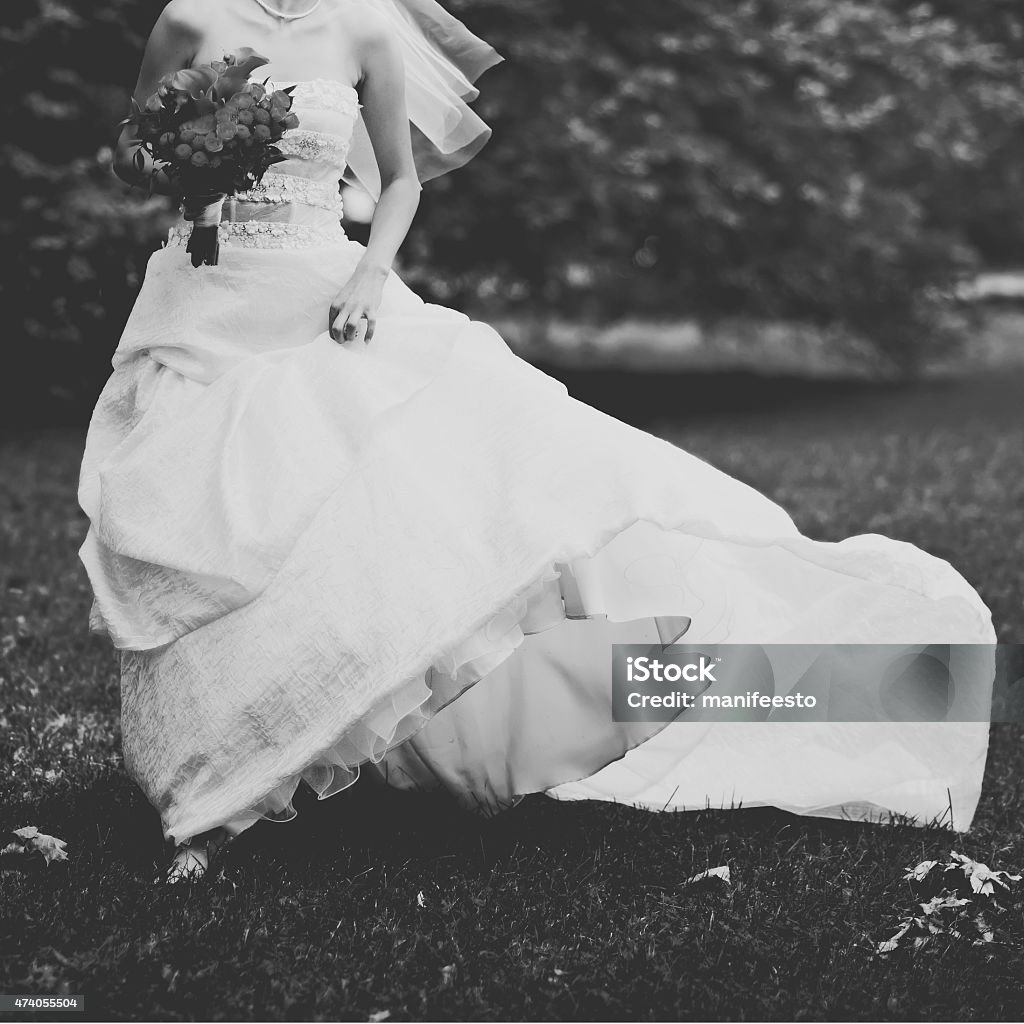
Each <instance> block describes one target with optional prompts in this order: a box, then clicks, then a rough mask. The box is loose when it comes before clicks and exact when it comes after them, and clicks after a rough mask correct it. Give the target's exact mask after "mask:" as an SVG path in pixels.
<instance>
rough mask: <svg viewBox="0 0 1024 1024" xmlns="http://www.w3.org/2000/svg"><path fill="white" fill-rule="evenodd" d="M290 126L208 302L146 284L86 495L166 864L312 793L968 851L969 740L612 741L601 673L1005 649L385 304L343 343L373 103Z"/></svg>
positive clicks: (451, 315) (981, 742)
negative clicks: (351, 178)
mask: <svg viewBox="0 0 1024 1024" xmlns="http://www.w3.org/2000/svg"><path fill="white" fill-rule="evenodd" d="M278 84H279V85H280V84H283V83H278ZM295 102H296V109H297V111H298V112H299V114H300V117H301V121H302V127H301V128H300V129H298V130H296V131H294V132H292V133H290V134H289V138H288V140H287V143H286V151H287V152H289V153H290V154H291V155H292V157H293V159H291V160H289V161H287V162H286V163H284V164H282V165H279V166H278V168H277V169H276V171H277V173H273V174H268V175H267V177H266V179H265V182H264V185H263V186H262V188H261V189H259V190H257V191H256V192H254V193H251V194H248V195H247V196H246V197H242V198H240V199H238V200H236V201H235V202H233V203H232V202H229V203H228V204H227V206H226V208H225V209H226V216H228V217H229V218H230V222H229V223H225V224H224V225H223V226H222V229H221V238H222V252H221V262H220V264H219V265H218V266H216V267H205V266H204V267H200V268H198V269H193V267H192V266H191V264H190V262H189V258H188V256H187V255H186V252H185V248H184V244H185V239H186V234H187V226H186V225H185V224H184V222H182V223H180V224H179V225H178V226H177V227H175V228H174V229H172V232H171V237H170V239H169V244H168V245H167V246H166V247H164V248H162V249H161V250H159V251H158V252H156V253H155V254H154V255H153V257H152V258H151V260H150V263H149V267H148V270H147V274H146V279H145V283H144V286H143V288H142V292H141V294H140V296H139V299H138V302H137V304H136V306H135V308H134V310H133V312H132V315H131V318H130V320H129V321H128V324H127V327H126V329H125V332H124V335H123V337H122V338H121V342H120V345H119V346H118V348H117V351H116V353H115V355H114V359H113V366H114V372H113V374H112V376H111V377H110V380H109V382H108V383H107V385H106V387H105V389H104V390H103V393H102V395H101V397H100V399H99V402H98V404H97V407H96V410H95V413H94V415H93V418H92V422H91V425H90V429H89V434H88V440H87V444H86V450H85V454H84V459H83V464H82V472H81V485H80V492H79V500H80V502H81V505H82V507H83V508H84V510H85V511H86V513H87V514H88V516H89V518H90V521H91V527H90V530H89V533H88V536H87V538H86V540H85V543H84V545H83V547H82V549H81V557H82V560H83V562H84V564H85V566H86V568H87V571H88V574H89V578H90V581H91V583H92V586H93V590H94V595H95V600H94V603H93V609H92V615H91V626H92V628H93V629H95V630H97V631H102V632H105V633H107V634H108V635H109V636H110V637H111V638H112V640H113V642H114V644H115V645H116V646H117V647H118V648H120V650H121V669H122V703H123V713H122V729H123V738H124V757H125V765H126V769H127V771H128V772H129V773H130V775H131V776H132V778H134V779H135V780H136V781H137V782H138V784H139V785H140V786H141V788H142V790H143V791H144V792H145V794H146V796H147V797H148V798H149V799H150V801H151V802H152V803H153V804H154V806H155V807H156V808H157V809H158V810H159V812H160V815H161V818H162V823H163V828H164V832H165V835H166V836H168V837H173V838H174V839H175V840H177V841H183V840H185V839H187V838H189V837H190V836H192V835H195V834H197V833H199V832H202V831H204V830H206V829H208V828H212V827H214V826H216V825H226V826H227V827H228V828H229V830H231V831H233V832H235V833H237V832H239V831H241V830H242V829H244V828H246V827H247V826H249V825H251V824H253V823H254V822H255V821H258V820H259V819H260V818H274V819H277V820H282V819H287V818H289V817H291V816H293V815H294V810H293V808H292V804H291V800H292V795H293V793H294V791H295V789H296V787H297V785H298V784H299V782H300V781H302V780H305V781H306V782H307V783H308V784H309V785H310V786H311V787H313V789H315V790H316V791H317V792H318V793H319V794H321V796H324V797H326V796H329V795H331V794H333V793H336V792H338V791H339V790H342V789H344V788H345V787H346V786H348V785H350V784H351V783H352V782H353V781H354V780H355V778H356V777H357V775H358V772H359V770H360V766H363V767H367V766H369V767H370V769H371V770H372V771H373V773H374V775H375V776H376V777H377V778H379V779H383V780H385V781H386V782H388V783H389V784H391V785H394V786H399V787H405V788H435V787H443V788H445V789H447V790H448V791H450V792H451V793H453V794H454V795H455V796H456V797H457V798H458V799H459V800H461V801H462V802H463V803H464V804H465V805H466V806H469V807H475V808H478V809H480V810H481V811H483V812H484V813H492V812H494V811H497V810H500V809H501V808H503V807H507V806H509V805H511V804H512V803H514V802H515V801H516V799H517V798H519V797H521V796H522V795H523V794H526V793H532V792H545V791H546V792H549V793H551V794H552V795H553V796H555V797H559V798H566V799H576V798H588V799H600V800H615V801H622V802H625V803H630V804H637V805H639V806H644V807H649V808H652V809H684V808H698V807H701V808H702V807H704V806H706V805H708V804H710V805H711V806H725V807H729V806H734V805H737V804H743V805H746V806H750V805H756V804H769V805H775V806H778V807H782V808H786V809H788V810H790V811H795V812H798V813H808V814H821V815H832V816H842V815H849V816H853V817H858V818H871V817H877V816H880V815H882V814H885V813H886V812H896V813H900V814H907V815H912V816H914V817H915V818H917V819H918V820H920V821H927V820H931V819H936V818H941V817H943V816H945V815H947V814H948V812H949V811H950V810H952V813H953V821H954V824H955V827H957V828H966V827H967V826H968V825H969V823H970V821H971V817H972V815H973V813H974V810H975V807H976V804H977V801H978V797H979V792H980V782H981V776H982V771H983V768H984V762H985V754H986V749H987V736H988V729H987V723H985V722H983V721H982V722H967V723H959V724H954V723H949V722H918V723H915V722H910V721H908V722H899V723H886V724H878V723H875V724H871V723H852V724H850V723H847V724H843V723H838V722H819V723H815V724H809V723H799V722H775V721H770V720H768V721H756V722H744V723H730V724H723V723H719V724H714V723H709V722H696V721H687V720H680V721H678V722H675V723H672V724H669V725H664V724H657V723H618V722H615V721H613V719H612V711H611V697H610V683H609V678H610V671H611V650H610V645H611V644H612V643H625V642H637V643H654V644H658V643H661V644H667V643H672V642H673V641H675V640H676V639H677V638H679V637H680V636H681V635H684V634H685V638H686V641H687V642H691V643H698V644H701V643H703V644H711V643H724V642H736V643H757V644H800V643H807V644H822V645H828V644H866V643H870V644H885V643H894V644H904V643H906V644H927V643H944V644H948V643H960V644H991V643H993V642H994V640H995V636H994V633H993V629H992V624H991V618H990V615H989V611H988V609H987V608H986V607H985V605H984V604H983V603H982V601H981V599H980V598H979V597H978V595H977V594H976V593H975V591H974V590H973V589H972V588H971V586H969V585H968V583H967V582H966V581H965V580H964V579H963V578H962V577H961V576H960V575H959V574H958V573H957V572H956V571H955V570H954V569H953V568H952V567H951V566H950V565H949V564H947V563H946V562H944V561H941V560H939V559H937V558H934V557H932V556H930V555H928V554H926V553H925V552H923V551H921V550H919V549H917V548H915V547H912V546H911V545H909V544H906V543H902V542H899V541H896V540H890V539H887V538H885V537H881V536H877V535H868V536H860V537H854V538H851V539H849V540H846V541H843V542H842V543H839V544H834V543H822V542H817V541H812V540H810V539H807V538H805V537H803V536H801V534H800V533H799V532H798V530H797V529H796V527H795V526H794V524H793V522H792V520H791V519H790V517H789V516H788V515H787V514H786V512H785V511H783V510H782V509H781V508H779V507H778V506H777V505H775V504H774V503H773V502H771V501H770V500H768V499H767V498H766V497H764V496H762V495H761V494H759V493H757V492H756V491H755V490H753V489H751V488H750V487H748V486H746V485H745V484H743V483H741V482H739V481H737V480H735V479H733V478H731V477H730V476H728V475H727V474H725V473H722V472H720V471H718V470H716V469H714V468H713V467H711V466H709V465H708V464H706V463H704V462H702V461H701V460H699V459H697V458H695V457H693V456H691V455H688V454H687V453H686V452H684V451H681V450H679V449H678V448H676V447H674V446H673V445H671V444H669V443H667V442H666V441H663V440H660V439H659V438H657V437H653V436H651V435H649V434H646V433H644V432H642V431H640V430H637V429H635V428H633V427H631V426H629V425H627V424H624V423H622V422H620V421H618V420H616V419H614V418H612V417H610V416H607V415H605V414H603V413H601V412H599V411H597V410H595V409H592V408H590V407H588V406H586V405H583V404H581V403H580V402H578V401H575V400H574V399H572V398H570V397H569V396H568V394H567V393H566V390H565V388H564V387H563V386H562V385H561V384H560V383H559V382H557V381H555V380H553V379H552V378H550V377H548V376H546V375H545V374H543V373H541V372H540V371H538V370H537V369H535V368H533V367H532V366H530V365H529V364H528V363H526V362H524V361H523V360H521V359H519V358H518V357H516V356H515V355H514V354H513V353H512V352H511V351H510V350H509V348H508V347H507V346H506V344H505V343H504V341H503V340H502V339H501V338H500V337H499V336H498V335H497V334H496V333H495V331H494V330H493V329H491V328H490V327H489V326H487V325H486V324H484V323H481V322H477V321H473V320H470V319H469V318H467V317H466V316H464V315H463V314H461V313H459V312H456V311H454V310H451V309H447V308H444V307H441V306H438V305H432V304H429V303H424V302H423V301H422V300H421V299H420V298H419V297H418V296H416V295H415V294H414V293H413V292H412V291H411V290H410V289H409V288H408V287H406V285H405V284H404V283H403V282H402V281H401V280H400V279H399V278H398V277H397V276H396V275H395V274H391V275H390V277H389V279H388V281H387V285H386V287H385V292H384V301H383V306H382V308H381V310H380V316H379V322H378V328H377V335H376V337H375V339H374V340H373V342H372V343H371V344H370V345H364V344H363V343H361V342H359V343H354V344H353V343H348V344H345V345H339V344H336V343H335V342H334V341H333V340H331V338H330V337H329V335H328V333H327V326H328V325H327V318H328V309H329V306H330V302H331V299H332V297H333V296H334V295H335V293H336V291H337V289H338V287H339V286H340V285H341V284H342V283H343V282H344V281H345V280H346V279H347V277H348V276H349V274H350V273H351V271H352V270H353V269H354V267H355V266H356V263H357V261H358V260H359V258H360V256H361V254H362V252H363V247H362V246H361V245H360V244H359V243H357V242H355V241H352V240H350V239H348V238H347V237H346V236H345V234H344V232H343V230H342V228H341V226H340V223H339V215H340V199H339V194H338V188H337V183H338V179H339V177H340V176H341V172H342V169H343V168H344V166H345V163H346V152H347V148H348V146H349V144H350V141H351V138H352V132H353V126H354V125H355V124H356V122H357V119H358V115H359V105H358V97H357V93H356V92H355V90H354V89H352V88H351V87H350V86H348V85H343V84H341V83H338V82H333V81H327V80H316V81H306V82H300V83H297V89H296V93H295ZM989 668H990V666H989V665H988V663H987V662H986V661H985V659H984V658H983V659H981V661H980V662H979V667H978V669H977V671H976V672H975V673H974V675H973V677H971V678H969V679H967V681H966V683H965V682H964V681H963V680H961V681H960V686H961V688H962V687H963V686H964V685H966V686H967V687H968V689H969V690H970V691H971V694H972V696H973V698H974V699H975V700H982V701H985V700H987V699H988V693H989V688H990V687H991V683H992V678H991V673H990V671H989ZM798 675H799V674H797V675H794V677H793V678H789V679H785V678H781V679H778V680H776V687H777V692H779V693H785V692H787V691H788V690H789V689H791V688H792V687H793V686H794V685H795V684H796V683H798V682H799V681H800V679H799V678H798ZM833 685H838V686H840V687H842V686H847V687H850V686H853V687H857V686H867V685H871V684H870V683H869V682H868V681H865V680H858V679H850V678H849V677H847V678H846V680H845V682H842V681H840V682H839V683H835V682H834V683H833ZM947 821H948V818H947Z"/></svg>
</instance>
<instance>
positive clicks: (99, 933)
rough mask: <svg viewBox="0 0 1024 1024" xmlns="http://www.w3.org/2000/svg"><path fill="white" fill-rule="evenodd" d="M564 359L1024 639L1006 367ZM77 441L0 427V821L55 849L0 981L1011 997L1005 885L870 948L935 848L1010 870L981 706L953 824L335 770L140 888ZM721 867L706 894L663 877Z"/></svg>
mask: <svg viewBox="0 0 1024 1024" xmlns="http://www.w3.org/2000/svg"><path fill="white" fill-rule="evenodd" d="M565 376H566V379H567V381H568V382H569V384H570V388H571V390H572V391H573V393H574V394H576V395H577V397H581V398H584V399H585V400H588V401H594V402H595V403H596V404H600V405H603V406H604V407H606V408H608V410H609V411H611V412H613V413H614V414H615V415H620V416H622V417H623V418H628V419H632V420H633V421H635V422H638V423H641V424H642V425H644V426H648V427H651V428H652V429H657V430H658V431H659V432H661V433H662V434H664V436H666V437H669V438H670V439H671V440H673V441H675V442H677V443H679V444H680V445H683V446H684V447H686V448H688V449H689V450H691V451H693V452H694V453H695V454H697V455H700V456H701V457H703V458H705V459H707V460H709V461H711V462H713V463H715V464H717V465H718V466H720V467H722V468H723V469H725V470H727V471H729V472H731V473H733V474H734V475H736V476H739V477H741V478H742V479H744V480H746V481H748V482H750V483H752V484H754V485H755V486H757V487H759V488H761V489H762V490H764V491H766V492H767V493H768V494H770V495H771V496H772V497H774V498H775V499H777V500H778V501H780V502H782V503H783V504H784V505H785V506H786V507H787V508H788V509H789V510H790V511H791V512H792V513H793V515H794V517H795V519H796V520H797V522H798V523H799V525H800V526H801V528H802V529H803V530H804V531H805V532H807V533H809V534H810V535H811V536H814V537H819V538H822V539H828V540H835V539H839V538H840V537H843V536H846V535H848V534H852V533H863V532H884V533H888V534H891V535H893V536H896V537H899V538H901V539H905V540H909V541H912V542H914V543H916V544H919V545H921V546H923V547H925V548H927V549H928V550H930V551H932V552H934V553H935V554H938V555H940V556H942V557H944V558H948V559H949V560H951V561H952V562H953V563H954V564H955V565H957V567H958V568H959V569H960V570H961V571H962V572H963V573H964V575H965V576H966V577H967V578H968V579H969V580H971V581H972V582H973V583H974V584H975V585H976V586H977V587H978V589H979V590H980V591H981V593H982V596H983V597H984V598H985V600H986V601H987V602H988V604H989V605H990V607H991V608H992V609H993V613H994V615H995V619H996V622H997V625H998V629H999V635H1000V639H1001V640H1003V641H1021V640H1024V636H1022V630H1021V608H1022V606H1024V587H1022V574H1021V565H1022V562H1024V422H1022V419H1024V417H1022V414H1021V412H1020V405H1021V403H1020V397H1019V396H1020V394H1021V391H1022V386H1024V378H1022V377H1021V376H1020V375H1019V374H1011V375H1007V374H992V375H989V376H981V377H977V378H973V379H971V380H968V381H963V382H960V383H951V382H948V381H947V382H932V383H929V384H927V385H923V386H920V387H918V388H916V389H914V390H911V391H905V390H899V389H895V388H877V387H876V388H864V387H856V388H853V387H842V386H825V385H818V386H808V385H798V384H796V383H794V382H788V383H787V382H785V381H769V380H761V379H757V378H752V377H713V378H706V379H705V378H701V379H697V378H693V377H689V378H688V377H685V376H680V377H671V376H660V377H639V376H638V377H636V378H634V379H632V380H630V379H628V378H626V377H624V376H622V375H619V376H617V377H612V376H607V375H602V374H600V373H590V374H587V373H580V372H577V371H573V372H570V373H567V374H566V375H565ZM641 389H642V390H641ZM81 443H82V434H81V433H74V432H63V433H49V434H39V435H34V436H31V437H10V438H8V439H7V440H6V441H0V725H2V732H0V746H2V756H3V757H4V760H5V763H6V764H7V765H8V770H7V771H6V772H5V773H4V775H3V778H2V779H0V828H16V827H20V826H24V825H35V826H38V827H39V828H40V829H41V830H42V831H43V832H47V833H50V834H53V835H55V836H58V837H60V838H62V839H64V840H66V841H67V844H68V847H67V852H68V860H67V861H65V862H63V863H57V864H54V865H52V866H50V867H48V868H45V869H42V868H41V869H39V870H36V871H26V872H15V871H7V872H2V873H0V992H9V993H19V992H25V993H27V992H31V993H34V994H43V993H56V992H62V991H63V992H71V993H80V994H85V995H86V997H87V1009H88V1013H87V1017H89V1018H97V1019H98V1018H103V1019H114V1020H120V1019H159V1020H186V1019H200V1020H210V1019H227V1020H233V1019H235V1020H241V1019H248V1018H256V1019H279V1020H287V1019H299V1020H302V1019H325V1020H339V1019H340V1020H368V1019H371V1017H372V1015H377V1016H376V1018H375V1019H385V1018H384V1017H382V1016H381V1015H385V1014H389V1015H390V1017H389V1019H391V1020H395V1021H398V1020H407V1019H424V1018H426V1019H436V1020H445V1019H451V1020H515V1019H560V1020H570V1019H607V1020H623V1019H629V1020H633V1019H636V1020H644V1019H650V1020H656V1019H680V1018H681V1019H695V1020H709V1019H731V1020H744V1019H778V1020H801V1019H806V1020H816V1019H839V1020H850V1019H863V1020H879V1019H884V1020H922V1019H930V1020H951V1019H952V1020H992V1019H996V1020H1017V1019H1019V1016H1020V1013H1021V1008H1022V1005H1024V989H1022V985H1024V982H1022V979H1024V903H1022V902H1021V898H1020V896H1019V895H1018V896H1017V903H1016V909H1015V911H1013V912H1012V913H1010V914H1009V915H1007V918H1006V920H1005V921H1004V922H1003V923H1002V924H1001V926H1000V927H999V929H998V931H997V934H996V940H997V941H996V943H994V944H991V945H988V946H984V947H980V946H973V945H970V944H969V943H966V942H956V941H952V940H950V941H948V942H947V941H946V940H939V941H937V942H936V943H935V944H933V945H932V946H931V947H927V948H926V949H925V950H923V951H922V952H920V953H918V954H917V955H913V954H911V953H904V952H898V953H896V954H893V955H892V956H890V957H888V958H881V957H878V956H876V955H874V948H875V944H876V943H877V942H878V941H879V940H881V939H885V938H887V937H888V936H889V935H891V934H892V932H893V931H894V930H895V926H896V924H897V921H898V919H899V917H900V916H902V913H903V912H904V911H907V910H911V909H912V908H913V907H914V899H913V896H912V894H911V891H910V889H909V888H908V886H907V883H906V882H904V881H903V879H902V876H903V873H904V868H905V867H906V866H908V865H912V864H915V863H917V862H918V861H921V860H923V859H926V858H937V857H944V856H946V855H948V853H949V851H950V850H951V849H956V850H959V851H962V852H964V853H966V854H969V855H971V856H973V857H976V858H977V859H979V860H982V861H984V862H986V863H988V864H989V865H990V866H992V867H994V868H1011V869H1014V870H1016V871H1020V870H1021V868H1022V867H1024V837H1022V822H1024V742H1022V739H1024V735H1022V731H1021V727H1019V726H1017V725H996V726H994V727H993V732H992V746H991V752H990V758H989V764H988V774H987V779H986V787H985V792H984V796H983V799H982V806H981V808H980V810H979V814H978V817H977V819H976V824H975V828H974V830H973V831H972V832H971V833H970V834H968V835H967V836H964V837H959V836H956V835H953V834H950V833H948V832H944V831H942V830H939V829H918V828H912V827H909V826H906V825H904V824H900V823H893V824H891V825H885V826H867V825H859V824H853V823H844V822H829V821H816V820H813V819H805V818H798V817H794V816H790V815H787V814H783V813H780V812H776V811H771V810H749V809H748V810H737V811H729V812H718V811H715V812H712V811H703V812H699V813H687V814H663V815H657V814H649V813H645V812H642V811H636V810H633V809H630V808H626V807H616V806H610V805H590V804H586V803H579V804H572V803H570V804H560V803H557V802H555V801H552V800H549V799H547V798H544V797H537V798H531V799H529V800H526V801H524V802H523V803H522V804H521V805H520V806H519V807H517V808H516V809H515V810H513V811H510V812H508V813H506V814H505V815H504V816H502V817H500V818H498V819H496V820H494V821H491V822H480V821H477V820H475V819H473V820H468V819H466V818H465V817H463V816H461V815H460V814H459V813H457V812H455V811H453V810H452V809H451V808H450V807H449V806H448V805H447V804H445V803H444V802H442V801H439V800H434V799H424V798H415V797H409V796H407V795H404V794H400V793H397V792H391V791H382V790H378V789H376V788H373V787H364V786H362V785H358V786H356V787H355V788H354V789H353V790H351V791H349V792H347V793H345V794H342V795H339V796H338V797H336V798H334V799H332V800H328V801H325V802H323V803H321V804H319V805H317V804H316V802H315V800H312V801H311V800H309V799H306V800H304V801H303V800H300V801H299V802H298V807H299V811H300V816H299V818H298V819H297V820H296V821H294V822H291V823H288V824H271V823H263V824H261V825H259V826H257V827H255V828H254V829H252V830H250V831H249V832H248V833H246V834H245V835H244V836H243V837H242V838H241V839H240V840H239V841H238V843H237V844H235V846H234V847H233V848H229V850H228V852H227V853H226V854H225V857H224V860H223V866H222V870H221V871H220V872H219V873H217V874H216V875H215V876H214V877H212V878H211V879H210V880H209V882H207V883H205V884H204V885H202V886H200V887H198V888H196V889H194V890H191V891H186V892H178V891H173V890H167V889H164V888H160V887H156V886H154V884H153V881H152V879H153V877H154V875H155V873H156V872H157V870H158V865H162V863H163V861H164V858H165V856H166V851H165V849H164V847H163V841H162V838H161V836H160V833H159V827H158V821H157V817H156V815H155V812H153V811H152V810H151V809H150V807H149V805H148V804H147V802H146V801H145V799H144V798H143V797H142V796H141V794H140V793H138V792H137V791H136V789H135V788H134V786H133V784H132V783H131V782H130V781H129V780H128V779H127V778H126V777H125V776H124V774H123V773H122V770H121V766H120V758H119V747H120V734H119V725H118V684H117V675H116V662H115V658H114V654H113V652H112V651H111V649H110V648H109V647H108V646H107V645H106V644H105V642H103V641H101V640H100V639H98V638H94V637H90V636H89V635H88V634H87V632H86V619H87V613H88V606H89V592H88V589H87V584H86V580H85V577H84V574H83V572H82V570H81V568H80V567H79V565H78V563H77V561H76V550H77V548H78V546H79V544H80V543H81V541H82V539H83V537H84V534H85V528H86V523H85V519H84V517H83V516H82V514H81V513H80V512H79V511H78V509H77V505H76V503H75V486H76V477H77V469H78V459H79V457H80V452H81ZM306 795H307V797H308V795H309V794H308V793H307V794H306ZM725 864H727V865H729V866H730V868H731V871H732V879H733V883H734V884H733V885H732V886H731V887H729V888H727V889H721V890H720V891H702V890H699V889H693V888H686V887H684V886H683V885H682V883H683V882H684V880H685V879H687V878H688V877H689V876H691V875H693V874H694V873H695V872H698V871H701V870H703V869H705V868H708V867H714V866H717V865H725ZM1021 885H1024V883H1021ZM0 1016H2V1015H0ZM22 1019H24V1015H23V1017H22Z"/></svg>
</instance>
